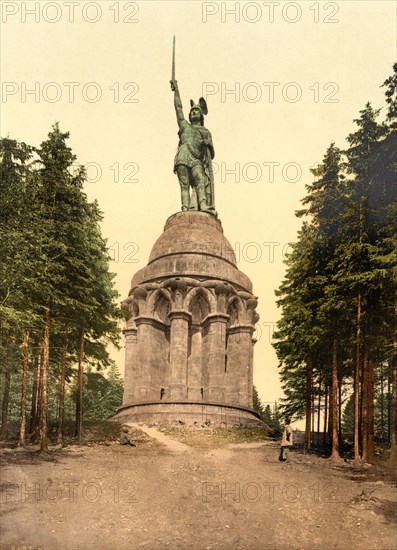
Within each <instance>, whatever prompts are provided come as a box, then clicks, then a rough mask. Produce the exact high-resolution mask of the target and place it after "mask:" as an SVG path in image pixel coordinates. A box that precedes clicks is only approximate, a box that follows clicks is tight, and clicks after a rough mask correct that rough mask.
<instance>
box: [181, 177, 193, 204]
mask: <svg viewBox="0 0 397 550" xmlns="http://www.w3.org/2000/svg"><path fill="white" fill-rule="evenodd" d="M179 183H180V186H181V202H182V208H181V210H183V211H185V210H189V208H190V193H189V178H188V177H179Z"/></svg>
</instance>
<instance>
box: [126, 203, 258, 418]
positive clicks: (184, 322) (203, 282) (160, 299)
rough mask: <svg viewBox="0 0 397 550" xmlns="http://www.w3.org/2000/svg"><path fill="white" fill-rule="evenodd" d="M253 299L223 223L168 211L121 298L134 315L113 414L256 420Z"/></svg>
mask: <svg viewBox="0 0 397 550" xmlns="http://www.w3.org/2000/svg"><path fill="white" fill-rule="evenodd" d="M256 304H257V299H256V297H255V296H254V295H253V294H252V284H251V281H250V280H249V278H248V277H247V276H246V275H244V274H243V273H242V272H241V271H239V269H238V268H237V265H236V258H235V254H234V251H233V249H232V247H231V246H230V243H229V242H228V241H227V239H226V238H225V237H224V235H223V230H222V225H221V223H220V221H219V220H217V219H215V218H214V217H212V216H211V215H209V214H206V213H203V212H179V213H177V214H174V215H173V216H171V217H170V218H169V219H168V220H167V222H166V225H165V228H164V232H163V234H162V235H161V236H160V237H159V239H158V240H157V242H156V243H155V245H154V247H153V249H152V252H151V255H150V258H149V262H148V265H147V266H146V267H145V268H143V269H141V270H140V271H138V273H136V274H135V276H134V277H133V279H132V283H131V291H130V293H129V296H128V298H127V299H126V300H124V302H123V307H124V308H125V309H127V310H128V311H129V312H130V315H131V318H130V320H129V321H128V323H127V326H126V328H125V330H124V333H125V336H126V365H125V390H124V398H123V406H122V407H121V408H120V409H119V411H118V415H117V417H118V418H120V419H121V420H122V419H124V420H125V419H127V418H129V419H133V420H135V421H139V420H143V421H145V422H148V421H150V420H152V421H153V422H160V423H164V424H166V423H169V422H174V421H177V420H180V421H183V422H188V423H194V422H199V423H200V422H202V421H203V417H204V416H205V420H206V421H208V420H210V421H211V422H212V424H214V425H234V424H243V425H252V424H255V423H260V421H259V420H258V415H257V414H256V413H254V412H253V411H252V410H251V408H252V384H253V378H252V377H253V343H254V340H253V339H252V334H253V332H254V329H255V323H256V322H257V320H258V318H259V317H258V315H257V313H256V311H255V307H256ZM203 415H204V416H203Z"/></svg>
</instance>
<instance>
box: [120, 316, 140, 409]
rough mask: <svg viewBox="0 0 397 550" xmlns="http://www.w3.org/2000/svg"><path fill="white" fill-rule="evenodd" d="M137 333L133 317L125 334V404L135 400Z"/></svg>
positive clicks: (124, 331)
mask: <svg viewBox="0 0 397 550" xmlns="http://www.w3.org/2000/svg"><path fill="white" fill-rule="evenodd" d="M137 333H138V330H137V328H136V326H135V323H134V321H133V320H132V319H130V320H129V321H128V323H127V324H126V327H125V329H124V330H123V334H124V336H125V368H124V393H123V405H124V404H125V403H132V402H133V401H134V400H135V395H134V390H135V388H134V383H135V384H136V380H137V375H138V373H137V361H138V359H137Z"/></svg>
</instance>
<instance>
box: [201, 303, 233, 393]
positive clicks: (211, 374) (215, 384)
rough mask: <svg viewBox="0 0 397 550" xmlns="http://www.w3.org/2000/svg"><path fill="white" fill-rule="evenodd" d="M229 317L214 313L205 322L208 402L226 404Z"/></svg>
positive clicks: (204, 359)
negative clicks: (227, 328)
mask: <svg viewBox="0 0 397 550" xmlns="http://www.w3.org/2000/svg"><path fill="white" fill-rule="evenodd" d="M228 320H229V315H226V314H225V313H214V314H211V315H208V316H207V317H206V318H205V319H204V322H203V327H204V330H205V331H206V333H207V334H206V340H207V342H206V346H205V348H206V349H205V354H204V357H203V366H204V368H206V369H207V376H206V378H207V379H208V388H207V391H206V399H207V400H208V401H212V402H217V403H224V401H225V383H226V373H225V359H226V325H227V322H228Z"/></svg>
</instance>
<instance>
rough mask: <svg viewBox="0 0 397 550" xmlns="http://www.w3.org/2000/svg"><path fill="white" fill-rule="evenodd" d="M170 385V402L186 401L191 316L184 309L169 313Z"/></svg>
mask: <svg viewBox="0 0 397 550" xmlns="http://www.w3.org/2000/svg"><path fill="white" fill-rule="evenodd" d="M168 317H169V319H170V321H171V337H170V384H169V389H170V391H169V398H170V400H171V401H175V400H183V401H184V400H186V399H187V358H188V344H189V322H190V320H191V317H192V316H191V314H190V313H189V312H188V311H186V310H184V309H174V310H173V311H170V313H169V314H168Z"/></svg>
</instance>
